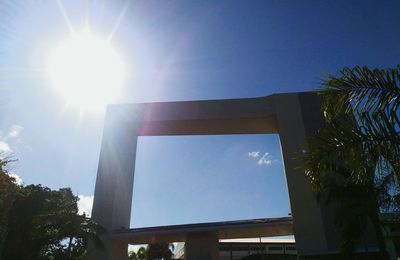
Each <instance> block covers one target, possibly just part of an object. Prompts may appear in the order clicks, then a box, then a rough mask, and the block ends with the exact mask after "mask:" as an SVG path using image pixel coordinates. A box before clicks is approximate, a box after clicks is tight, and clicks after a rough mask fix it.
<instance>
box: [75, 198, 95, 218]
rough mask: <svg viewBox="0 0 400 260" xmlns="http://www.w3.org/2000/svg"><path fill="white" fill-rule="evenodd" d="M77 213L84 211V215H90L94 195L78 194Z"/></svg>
mask: <svg viewBox="0 0 400 260" xmlns="http://www.w3.org/2000/svg"><path fill="white" fill-rule="evenodd" d="M78 198H79V201H78V213H79V214H83V213H85V214H86V216H88V217H90V216H91V215H92V206H93V198H94V196H93V195H92V196H85V195H78Z"/></svg>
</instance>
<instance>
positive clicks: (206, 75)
mask: <svg viewBox="0 0 400 260" xmlns="http://www.w3.org/2000/svg"><path fill="white" fill-rule="evenodd" d="M61 3H63V6H64V8H65V12H66V14H67V15H68V16H69V18H70V21H71V24H72V26H73V27H74V28H80V27H82V26H84V25H85V24H86V23H89V24H90V27H91V30H92V32H94V33H95V34H96V35H98V36H99V37H107V36H108V35H109V34H110V32H112V31H113V32H114V34H113V40H112V44H113V46H114V47H115V49H117V50H118V52H119V54H120V56H121V58H122V59H123V61H124V62H125V63H126V65H127V68H128V72H129V73H128V76H127V78H126V80H125V83H124V89H123V97H122V98H120V99H118V100H116V101H115V102H116V103H133V102H153V101H174V100H199V99H221V98H240V97H256V96H265V95H269V94H272V93H280V92H296V91H306V90H313V89H315V88H317V87H318V82H319V80H320V78H321V77H322V75H323V73H326V72H330V73H335V72H336V71H337V70H338V69H340V68H342V67H344V66H354V65H367V66H370V67H381V68H382V67H392V66H395V65H397V64H398V63H399V56H400V46H399V42H400V31H399V30H398V28H399V25H400V18H399V17H400V2H398V1H301V2H300V1H252V2H251V3H249V2H244V1H218V2H215V1H131V2H129V1H61ZM123 10H126V12H125V13H124V15H121V14H123ZM119 18H121V19H119ZM68 33H69V31H68V26H67V25H66V23H65V20H64V17H63V14H62V12H60V8H59V5H58V4H57V1H50V0H46V1H39V0H38V1H34V0H32V1H0V90H1V93H2V95H1V103H0V111H1V113H0V116H1V120H0V138H1V139H0V140H1V142H0V149H1V150H3V151H6V152H11V153H12V154H13V155H14V157H15V158H17V159H18V162H16V163H14V164H13V165H12V166H11V170H12V171H13V172H15V173H16V174H18V175H19V176H20V177H21V178H22V180H23V181H24V183H25V184H30V183H36V184H38V183H41V184H43V185H46V186H49V187H51V188H54V189H58V188H60V187H66V186H69V187H72V189H73V191H74V192H75V193H76V194H78V195H82V196H85V197H83V198H85V201H87V204H88V205H89V204H90V196H92V195H93V191H94V182H95V177H96V169H97V163H98V157H99V150H100V142H101V134H102V129H103V123H104V122H103V119H104V114H102V113H83V114H82V113H80V112H79V109H77V108H74V107H68V108H66V107H65V100H64V99H63V97H62V96H60V95H59V93H58V92H57V91H55V89H54V87H53V86H51V84H50V81H49V79H48V75H47V74H46V71H45V70H44V67H45V63H46V60H47V57H48V55H49V52H50V50H51V49H53V48H54V45H55V44H56V42H59V41H60V40H62V39H65V38H66V37H67V36H68ZM93 95H95V93H93ZM210 138H212V137H210ZM230 138H231V137H227V139H224V138H223V139H222V140H218V141H216V142H217V143H218V144H219V145H220V146H221V147H213V146H212V145H209V146H207V142H205V143H202V142H200V143H199V144H198V147H202V148H201V149H205V150H207V151H208V149H209V152H207V153H206V156H205V157H207V158H208V159H209V160H210V163H211V161H212V160H215V164H216V168H215V169H214V168H212V169H211V170H212V171H213V172H214V171H217V168H218V169H224V170H221V171H230V170H232V168H231V167H233V166H232V165H234V166H236V167H237V168H236V167H234V169H239V168H241V167H243V172H242V173H241V174H239V175H238V178H239V180H244V179H246V178H248V175H250V174H253V175H257V174H258V175H259V178H260V179H259V180H263V179H265V178H268V177H269V175H268V174H269V173H268V172H269V170H267V169H268V167H267V165H262V167H263V168H262V167H260V165H257V164H254V163H255V160H253V161H251V160H250V159H251V158H250V157H249V156H248V155H247V153H249V152H252V151H258V150H259V152H260V155H261V153H263V152H269V153H270V154H272V155H274V156H276V158H277V159H276V160H280V157H279V154H280V153H279V150H278V145H274V143H275V144H276V139H273V138H272V139H271V140H269V137H265V136H258V137H257V136H256V137H249V139H247V137H246V138H243V139H241V138H239V137H238V138H237V139H236V137H232V138H233V139H234V140H233V139H232V140H231V139H230ZM253 138H255V139H257V138H259V139H258V141H257V140H255V139H253ZM172 140H175V139H163V138H160V139H154V140H150V139H149V140H144V139H143V141H141V143H143V146H144V147H146V148H148V149H149V150H151V153H152V154H153V155H157V156H151V154H150V155H149V157H151V159H150V158H149V159H148V160H147V161H146V160H145V159H140V160H139V162H141V163H139V165H138V167H140V168H138V172H139V173H138V175H137V182H136V184H137V185H139V184H140V183H141V182H142V183H144V185H145V183H146V182H147V183H149V182H151V179H150V178H152V177H154V176H153V175H154V174H155V173H156V172H157V171H159V169H160V168H159V167H161V166H162V165H166V164H168V163H170V164H171V165H168V166H169V167H171V168H170V169H171V173H170V175H166V178H167V177H169V178H171V179H174V177H182V174H183V173H182V172H180V171H178V170H176V167H177V165H174V164H173V163H171V162H172V161H179V160H180V158H179V157H178V156H176V155H174V154H173V153H165V150H163V149H167V148H166V147H168V149H174V148H173V146H172V145H171V143H170V142H171V141H172ZM183 140H184V141H183ZM233 141H235V142H237V143H238V146H241V147H242V149H241V150H240V151H238V152H237V156H239V157H237V158H236V159H235V160H232V161H229V162H226V161H224V160H223V158H221V157H220V155H219V153H218V151H219V152H221V151H227V150H229V147H230V146H229V145H228V146H227V144H230V143H232V142H233ZM154 142H156V143H157V146H158V147H154ZM185 142H189V143H190V142H193V143H197V142H198V139H196V138H195V139H192V140H186V139H179V140H178V139H177V144H176V145H177V146H178V147H181V148H182V149H184V147H185V146H184V145H185ZM260 142H261V143H263V144H265V147H264V146H263V147H258V148H256V147H251V144H258V143H260ZM140 146H142V145H140ZM223 147H225V148H223ZM217 148H218V149H219V148H221V150H218V149H217ZM198 149H200V148H198ZM224 149H225V150H224ZM226 149H227V150H226ZM191 152H193V151H191ZM140 154H141V155H142V156H144V155H145V154H146V153H145V151H143V152H142V153H140ZM213 154H214V155H215V156H214V157H212V158H211V155H213ZM183 155H185V154H183ZM200 155H202V154H200ZM240 156H242V157H240ZM261 156H262V155H261ZM154 158H156V159H154ZM253 159H254V158H253ZM195 162H196V161H195ZM242 162H243V163H242ZM251 163H253V164H251ZM190 166H191V165H190V164H189V163H187V164H185V165H183V166H182V169H188V168H189V167H190ZM217 166H218V167H217ZM273 167H276V169H275V170H274V173H275V171H276V172H278V170H279V169H278V168H279V167H281V166H279V167H278V164H276V165H272V166H271V167H270V168H273ZM261 169H263V170H261ZM175 170H176V171H175ZM200 170H201V165H198V166H196V168H195V169H194V171H193V172H192V173H193V174H194V173H195V172H198V171H200ZM261 171H265V172H263V173H265V174H264V175H262V173H261ZM244 172H246V174H245V173H244ZM207 174H211V173H210V172H208V173H207ZM224 174H227V172H224ZM242 174H243V175H242ZM276 176H277V178H276V181H279V178H281V177H279V174H278V173H277V174H276ZM146 177H148V179H147V180H146ZM191 178H199V177H198V176H195V177H191ZM196 180H197V179H196ZM167 181H171V180H165V183H167ZM231 181H234V180H231ZM136 184H135V185H136ZM170 184H171V185H176V186H177V187H178V184H179V183H178V184H177V183H175V184H174V182H173V181H171V182H170ZM201 185H203V184H201V183H200V184H199V186H201ZM232 185H233V184H232ZM267 186H268V185H266V187H267ZM280 187H281V189H280V192H279V195H280V196H281V197H282V198H284V197H285V196H286V195H285V192H284V191H285V186H284V185H281V186H280ZM135 188H136V187H135ZM142 189H143V187H142ZM170 189H171V191H168V192H170V194H171V196H173V192H172V190H174V189H173V186H172V187H170ZM260 190H261V188H260ZM215 191H218V187H217V188H215ZM241 192H249V193H251V192H252V187H251V185H249V186H247V187H241ZM265 192H266V191H265ZM264 194H266V195H267V193H264ZM224 195H226V194H225V193H224ZM224 195H223V196H219V198H221V199H220V200H219V202H220V203H221V202H222V201H224V199H226V198H228V196H238V195H237V194H236V195H235V194H230V195H226V196H225V197H224ZM189 196H194V195H189ZM265 197H268V196H265ZM139 198H140V194H138V195H137V199H139ZM135 199H136V197H135V198H134V200H135ZM178 199H179V198H176V199H175V200H178ZM257 199H258V198H257ZM254 201H257V200H256V199H254ZM142 202H143V200H142ZM174 202H175V201H173V200H171V201H170V202H168V203H169V204H168V203H167V202H165V204H164V205H161V204H160V205H159V207H161V208H162V207H167V206H168V205H174ZM263 202H265V203H267V202H268V200H267V199H265V200H264V201H263ZM243 204H245V201H242V202H241V205H243ZM278 204H279V203H275V206H274V207H276V209H277V208H279V207H278V206H277V205H278ZM139 205H140V203H138V207H139ZM142 206H143V205H142ZM204 207H206V206H204ZM218 207H219V206H218V205H216V206H214V208H213V207H211V206H210V207H206V208H205V210H204V212H207V211H209V212H214V211H215V209H216V208H218ZM234 207H236V205H235V206H233V207H232V208H230V209H229V208H228V209H226V212H222V213H221V214H215V215H214V216H213V218H214V219H218V218H227V219H229V218H242V217H243V218H246V217H252V216H253V217H256V216H264V215H265V214H269V213H270V211H269V212H267V210H266V209H265V208H263V209H259V210H257V209H256V208H254V209H253V210H255V212H252V213H251V214H247V213H248V212H247V213H245V211H244V210H243V214H242V215H240V214H239V215H237V214H238V212H237V211H236V212H231V210H234ZM272 207H273V206H271V208H272ZM137 212H139V210H138V211H137ZM188 212H189V213H185V214H190V211H188ZM281 212H282V213H284V212H286V211H285V209H284V208H282V209H281ZM239 213H240V212H239ZM134 214H135V213H134ZM138 214H139V213H138ZM182 214H183V213H182ZM197 216H198V217H199V221H208V220H209V219H207V218H206V217H204V216H203V217H201V215H196V217H197ZM221 216H222V217H221ZM200 217H201V218H200ZM136 218H137V219H138V222H137V223H138V225H148V224H149V223H146V222H145V220H141V221H142V222H140V220H139V219H140V218H139V216H137V217H136ZM171 218H172V219H167V220H168V221H169V222H171V223H174V222H182V221H187V222H190V221H191V219H193V220H196V221H197V219H195V218H194V217H193V215H192V216H187V218H185V219H186V220H182V219H179V218H178V217H171ZM163 220H166V219H165V218H164V219H161V218H160V219H154V220H151V221H154V223H161V222H162V221H163ZM157 221H158V222H157ZM140 223H141V224H140Z"/></svg>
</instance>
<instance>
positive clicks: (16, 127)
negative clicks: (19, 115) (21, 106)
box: [8, 125, 24, 138]
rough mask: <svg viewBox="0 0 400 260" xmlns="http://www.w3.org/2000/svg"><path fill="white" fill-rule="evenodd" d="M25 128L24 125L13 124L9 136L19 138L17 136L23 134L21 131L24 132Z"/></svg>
mask: <svg viewBox="0 0 400 260" xmlns="http://www.w3.org/2000/svg"><path fill="white" fill-rule="evenodd" d="M23 129H24V128H23V127H22V126H20V125H12V126H11V127H10V130H9V132H8V137H10V138H17V137H19V135H20V134H21V132H22V130H23Z"/></svg>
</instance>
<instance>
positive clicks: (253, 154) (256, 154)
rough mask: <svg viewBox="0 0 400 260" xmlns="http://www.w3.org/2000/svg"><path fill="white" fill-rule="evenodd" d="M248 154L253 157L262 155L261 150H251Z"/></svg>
mask: <svg viewBox="0 0 400 260" xmlns="http://www.w3.org/2000/svg"><path fill="white" fill-rule="evenodd" d="M247 155H248V156H250V157H253V158H257V157H259V156H260V152H249V153H247Z"/></svg>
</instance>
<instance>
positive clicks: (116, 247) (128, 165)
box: [89, 113, 137, 260]
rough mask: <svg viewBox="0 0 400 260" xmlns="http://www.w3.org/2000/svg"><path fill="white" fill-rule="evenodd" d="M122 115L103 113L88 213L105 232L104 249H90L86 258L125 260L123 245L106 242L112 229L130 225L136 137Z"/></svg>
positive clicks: (125, 245) (125, 253)
mask: <svg viewBox="0 0 400 260" xmlns="http://www.w3.org/2000/svg"><path fill="white" fill-rule="evenodd" d="M124 116H125V115H123V114H121V113H107V118H106V120H105V126H104V134H103V143H102V146H101V151H100V161H99V168H98V173H97V179H96V188H95V195H94V202H93V210H92V219H93V220H94V221H96V222H97V223H99V224H100V225H102V226H103V227H104V228H105V229H106V233H105V234H104V236H103V237H104V238H103V242H104V245H105V248H104V250H99V249H97V248H95V247H94V246H93V245H92V246H90V247H89V259H96V260H106V259H107V260H110V259H113V260H114V259H127V247H128V245H127V244H121V243H116V242H113V241H111V240H108V239H106V237H107V235H108V234H110V233H111V232H112V231H113V230H118V229H129V225H130V213H131V205H132V190H133V176H134V169H135V158H136V144H137V135H136V134H135V133H136V130H135V129H132V126H129V125H127V123H126V120H125V117H124Z"/></svg>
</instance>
